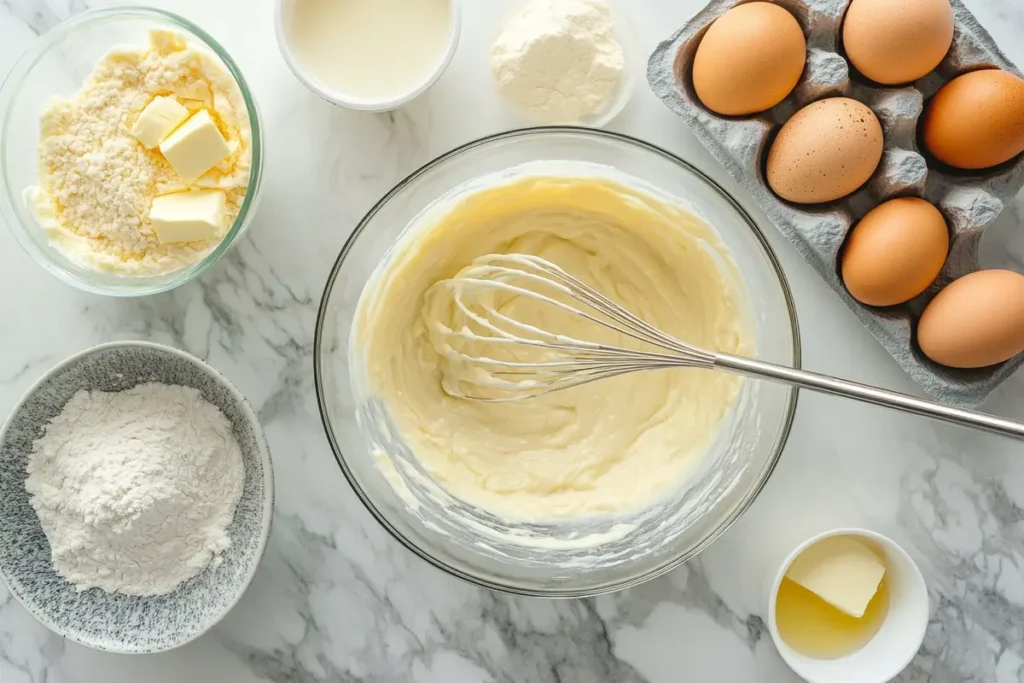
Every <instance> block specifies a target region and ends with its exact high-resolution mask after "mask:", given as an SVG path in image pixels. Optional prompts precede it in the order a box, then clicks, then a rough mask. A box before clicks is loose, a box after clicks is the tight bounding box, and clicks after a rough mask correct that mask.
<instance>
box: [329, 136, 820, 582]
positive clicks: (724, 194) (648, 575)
mask: <svg viewBox="0 0 1024 683" xmlns="http://www.w3.org/2000/svg"><path fill="white" fill-rule="evenodd" d="M552 133H554V134H570V135H579V136H583V137H593V138H600V139H604V140H611V141H613V142H620V143H626V144H628V145H631V146H634V147H638V148H640V149H642V150H645V151H647V152H651V153H654V154H656V155H658V156H661V157H662V158H663V159H666V160H668V161H670V162H673V163H675V164H676V165H678V166H680V167H682V168H683V170H684V171H687V172H689V173H690V174H692V175H693V176H695V177H696V178H697V179H698V180H700V181H702V182H703V183H704V184H706V185H707V186H708V187H710V188H711V189H712V190H713V191H714V192H715V193H717V194H718V195H719V196H720V197H721V198H722V199H723V200H725V202H726V203H727V204H729V205H730V206H731V208H732V209H733V210H734V211H735V212H736V213H737V214H738V215H739V217H740V218H741V219H742V220H743V222H744V223H746V225H747V227H748V228H750V231H751V232H752V233H753V235H754V237H755V238H756V239H757V241H758V244H759V245H760V246H761V249H762V251H763V253H764V255H765V258H766V260H767V261H768V263H769V265H770V266H771V268H772V270H773V271H774V273H775V276H776V279H777V282H778V285H779V289H780V290H781V293H782V296H783V299H784V301H785V303H786V309H787V312H788V314H789V322H790V332H791V334H792V345H793V358H792V363H793V364H792V367H794V368H800V367H801V357H802V356H801V341H800V326H799V321H798V319H797V311H796V305H795V303H794V300H793V292H792V289H791V288H790V285H789V280H788V279H787V278H786V274H785V272H784V271H783V269H782V264H781V263H780V262H779V259H778V256H777V255H776V254H775V251H774V250H773V249H772V247H771V245H770V244H769V243H768V240H767V238H766V237H765V234H764V232H763V231H762V230H761V228H760V227H758V225H757V223H756V222H755V221H754V219H753V218H752V217H751V216H750V214H749V213H747V211H746V210H745V209H744V208H743V207H742V206H741V205H740V204H739V202H738V201H736V199H735V198H734V197H733V196H732V195H731V194H729V192H728V191H727V190H726V189H725V188H724V187H722V186H721V185H720V184H719V183H718V182H717V181H715V180H714V179H713V178H711V177H710V176H708V175H707V174H706V173H704V171H702V170H700V169H699V168H697V167H696V166H694V165H693V164H691V163H689V162H688V161H685V160H684V159H682V158H681V157H678V156H676V155H675V154H673V153H671V152H669V151H667V150H665V149H662V148H661V147H658V146H657V145H654V144H651V143H649V142H645V141H644V140H640V139H639V138H635V137H632V136H630V135H626V134H624V133H617V132H611V131H606V130H601V129H596V128H587V127H583V126H534V127H528V128H518V129H515V130H508V131H503V132H499V133H495V134H492V135H487V136H484V137H481V138H478V139H476V140H472V141H470V142H467V143H465V144H462V145H459V146H458V147H455V148H453V149H451V150H449V151H448V152H445V153H444V154H442V155H440V156H438V157H436V158H435V159H433V160H431V161H429V162H427V163H426V164H424V165H423V166H421V167H419V168H418V169H416V170H415V171H413V172H412V173H410V174H409V175H408V176H406V177H405V178H403V179H402V180H401V181H399V182H398V183H397V184H396V185H395V186H394V187H393V188H391V189H390V190H389V191H388V192H387V193H386V194H385V195H384V196H383V197H382V198H381V199H380V200H379V201H377V202H376V203H375V204H374V205H373V206H372V207H371V208H370V210H369V211H367V213H366V215H364V216H363V218H362V219H361V220H360V221H359V223H358V224H357V225H356V227H355V229H353V231H352V234H351V235H349V237H348V239H346V240H345V244H344V245H343V246H342V248H341V252H340V253H339V254H338V257H337V259H336V260H335V262H334V265H333V266H332V267H331V272H330V274H329V275H328V277H327V282H326V284H325V285H324V290H323V294H322V295H321V298H320V305H319V306H318V308H317V316H316V329H315V333H314V337H313V384H314V386H315V388H316V401H317V408H318V410H319V412H320V421H321V422H322V423H323V428H324V432H325V434H326V435H327V441H328V443H329V444H330V447H331V451H332V452H333V453H334V459H335V460H336V461H337V463H338V466H339V467H340V468H341V471H342V473H343V474H344V475H345V479H347V480H348V483H349V485H350V486H351V487H352V490H353V491H354V492H355V494H356V496H357V497H358V498H359V500H360V501H361V502H362V503H363V506H364V507H365V508H366V509H367V511H368V512H369V513H370V514H371V515H372V516H373V517H374V519H376V520H377V522H378V523H379V524H380V525H381V526H382V527H383V528H384V529H385V530H386V531H387V532H388V533H389V534H390V535H391V536H392V537H393V538H394V539H395V540H397V541H398V542H399V543H401V544H402V545H403V546H405V547H406V548H407V549H408V550H410V551H412V552H413V553H414V554H415V555H417V556H418V557H420V558H421V559H423V560H425V561H426V562H428V563H429V564H431V565H433V566H434V567H437V568H438V569H440V570H442V571H444V572H446V573H447V574H450V575H452V576H455V577H457V578H460V579H462V580H464V581H467V582H469V583H471V584H475V585H477V586H480V587H482V588H488V589H491V590H497V591H500V592H503V593H510V594H513V595H524V596H530V597H542V598H584V597H593V596H597V595H603V594H606V593H612V592H615V591H619V590H623V589H625V588H630V587H633V586H637V585H639V584H641V583H644V582H646V581H649V580H650V579H654V578H656V577H658V576H661V575H662V574H665V573H667V572H669V571H671V570H672V569H675V568H676V567H678V566H679V565H681V564H683V563H684V562H686V561H688V560H690V559H692V558H693V557H695V556H696V555H697V554H699V553H700V552H701V551H703V550H704V549H706V548H707V547H708V546H709V545H711V543H713V542H714V541H716V540H717V539H718V538H719V537H721V536H722V534H724V533H725V532H726V531H727V530H728V529H729V528H730V527H732V525H733V524H735V523H736V521H737V520H738V519H739V518H740V517H741V516H742V515H743V513H744V512H746V510H747V509H748V508H749V507H750V505H751V504H752V503H753V502H754V500H755V499H757V497H758V495H759V494H760V493H761V491H762V490H763V489H764V487H765V484H767V482H768V479H770V478H771V475H772V473H773V472H774V470H775V466H776V465H777V464H778V461H779V458H780V457H781V456H782V452H783V450H784V449H785V447H786V442H787V441H788V440H789V435H790V432H791V431H792V428H793V421H794V418H795V415H796V406H797V402H798V398H799V389H798V388H797V387H791V388H790V390H789V394H788V398H787V404H788V405H787V407H786V411H785V414H784V416H783V419H782V421H781V424H780V426H779V430H778V433H777V434H776V436H775V442H774V443H773V444H772V447H771V455H770V457H769V458H768V462H767V463H766V464H765V465H764V466H763V467H762V469H761V472H760V473H759V474H758V478H757V481H756V482H755V483H754V485H753V486H751V487H750V489H749V490H748V491H747V492H746V493H745V494H744V495H743V496H742V498H741V499H740V500H739V501H738V502H737V504H735V505H734V506H733V507H732V509H731V510H729V511H728V514H726V515H725V517H724V519H723V521H722V522H721V523H720V524H719V525H718V526H717V527H715V528H714V529H713V530H712V532H711V533H709V534H708V535H707V536H706V537H705V538H704V539H702V540H701V541H700V542H699V543H697V544H696V545H694V546H693V547H692V548H690V549H689V550H688V551H686V552H681V553H679V554H678V555H676V556H675V557H672V558H670V559H668V560H666V561H664V562H662V563H661V564H659V565H658V566H656V567H653V568H652V569H650V570H648V571H646V572H644V573H643V574H639V575H636V576H632V577H630V578H628V579H625V580H621V581H616V582H611V583H605V584H601V585H596V586H592V587H585V588H582V589H576V588H555V589H537V588H531V587H527V586H522V585H512V584H507V583H498V582H495V581H493V580H490V579H488V578H484V577H481V576H477V575H474V574H472V573H468V572H466V571H463V570H462V569H459V568H458V567H454V566H452V565H450V564H448V563H446V562H443V561H441V560H439V559H438V558H436V557H435V556H434V555H433V554H432V553H430V552H429V551H428V550H427V549H426V548H421V547H420V546H419V545H417V544H416V543H414V542H413V541H412V540H410V539H409V538H407V537H405V536H404V535H403V534H402V533H401V532H400V531H398V529H397V528H395V526H394V525H392V524H391V522H390V520H389V519H388V518H387V517H386V516H385V515H384V514H383V513H382V512H381V511H380V510H379V509H378V508H377V506H376V505H375V504H374V503H373V501H372V500H371V499H370V497H369V495H367V493H366V491H364V490H363V488H362V487H361V486H360V485H359V482H358V481H357V479H356V477H355V475H354V474H353V472H352V470H351V469H350V468H349V466H348V463H347V461H346V456H345V454H344V453H343V452H342V449H341V446H340V445H339V444H338V441H337V439H336V438H335V434H334V429H333V428H332V426H331V421H330V418H329V417H328V414H327V402H326V397H325V394H324V386H323V379H322V377H323V372H324V368H323V364H322V363H321V360H320V355H321V351H322V350H323V343H324V342H323V335H324V329H325V324H326V314H327V303H328V301H329V299H330V296H331V293H332V292H333V290H334V285H335V282H336V281H337V279H338V274H339V273H340V271H341V266H342V265H343V264H344V262H345V258H346V256H348V253H349V251H350V250H351V249H352V246H353V245H354V244H355V243H356V241H357V240H358V239H359V236H360V235H361V234H362V232H363V230H364V229H365V228H366V226H367V224H368V223H369V222H370V221H371V220H373V218H374V216H376V214H377V213H378V212H379V211H380V210H381V208H382V207H383V206H384V205H386V204H387V203H388V202H389V201H390V200H391V198H392V197H394V196H395V195H396V194H398V193H399V192H401V191H402V190H404V189H405V187H406V186H407V185H409V184H410V183H412V182H413V181H415V180H416V179H417V178H419V177H420V176H422V175H424V174H425V173H427V172H429V171H431V170H432V169H434V168H435V167H437V166H439V165H441V164H443V163H444V162H446V161H448V160H449V159H452V158H454V157H457V156H460V155H462V154H463V153H465V152H469V151H472V150H474V149H477V148H479V147H484V146H487V145H489V144H491V143H495V142H499V141H502V140H510V139H515V138H521V137H529V136H540V137H543V136H545V135H548V134H552Z"/></svg>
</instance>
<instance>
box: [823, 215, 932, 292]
mask: <svg viewBox="0 0 1024 683" xmlns="http://www.w3.org/2000/svg"><path fill="white" fill-rule="evenodd" d="M948 252H949V230H948V229H947V228H946V221H945V219H943V218H942V214H941V213H939V210H938V209H936V208H935V207H934V206H932V205H931V204H929V203H928V202H926V201H925V200H923V199H918V198H917V197H900V198H898V199H890V200H889V201H887V202H884V203H882V204H879V205H878V206H876V207H875V208H874V209H872V210H871V211H869V212H868V213H867V214H865V215H864V217H863V218H861V219H860V222H858V223H857V225H855V226H854V228H853V230H851V231H850V234H849V236H848V237H847V238H846V245H845V246H844V248H843V256H842V261H841V271H842V276H843V283H844V284H845V285H846V288H847V289H848V290H849V292H850V294H851V295H852V296H853V298H854V299H856V300H857V301H860V302H861V303H864V304H867V305H869V306H895V305H896V304H901V303H903V302H905V301H909V300H910V299H913V298H914V297H915V296H917V295H918V294H920V293H921V292H923V291H924V290H925V289H927V288H928V285H930V284H931V283H932V281H934V280H935V278H936V276H938V274H939V271H940V270H942V264H943V263H944V262H945V260H946V254H947V253H948Z"/></svg>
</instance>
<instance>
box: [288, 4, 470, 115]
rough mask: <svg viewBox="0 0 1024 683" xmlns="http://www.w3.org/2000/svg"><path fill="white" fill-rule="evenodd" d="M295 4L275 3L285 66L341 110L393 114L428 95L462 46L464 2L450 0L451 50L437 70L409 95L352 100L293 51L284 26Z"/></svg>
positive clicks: (448, 50)
mask: <svg viewBox="0 0 1024 683" xmlns="http://www.w3.org/2000/svg"><path fill="white" fill-rule="evenodd" d="M296 1H297V0H275V2H274V32H275V33H276V34H277V46H278V49H280V50H281V56H283V57H284V61H285V63H286V64H287V65H288V68H289V69H291V71H292V73H293V74H295V77H296V78H298V79H299V81H300V82H301V83H302V84H303V85H304V86H306V87H307V88H308V89H309V90H310V91H311V92H312V93H313V94H315V95H318V96H319V97H321V98H323V99H324V100H327V101H328V102H330V103H331V104H336V105H338V106H339V107H345V108H347V109H355V110H358V111H372V112H382V111H391V110H392V109H397V108H398V107H401V106H402V105H404V104H407V103H409V102H411V101H412V100H414V99H416V98H417V97H419V96H420V95H422V94H423V93H425V92H426V91H427V89H428V88H430V86H432V85H433V84H434V83H435V82H436V81H437V79H438V78H440V77H441V74H443V73H444V72H445V69H447V68H448V65H449V64H450V63H451V61H452V57H454V56H455V50H456V48H457V47H458V45H459V34H460V33H461V32H462V2H461V0H448V1H449V2H450V3H451V7H452V23H451V32H450V34H449V36H448V47H447V48H446V50H445V53H444V56H443V57H442V58H441V61H439V62H438V63H437V67H436V68H435V69H434V71H433V72H431V74H430V76H428V77H427V78H426V80H424V81H423V82H422V83H420V84H419V85H418V86H416V87H415V88H413V89H412V90H410V91H409V92H407V93H405V94H403V95H400V96H398V97H395V98H392V99H390V100H368V99H362V98H353V97H350V96H349V95H346V94H344V93H342V92H339V91H337V90H334V89H333V88H329V87H327V86H326V85H325V84H323V83H321V82H320V81H319V80H317V78H316V77H315V76H313V74H312V72H310V71H309V70H307V69H306V67H305V65H303V64H302V62H301V60H299V59H298V58H297V57H296V56H295V54H294V53H293V52H292V47H291V43H290V37H289V34H288V30H287V28H286V27H285V22H286V21H287V19H286V15H287V12H288V7H289V6H291V5H292V4H293V3H295V2H296Z"/></svg>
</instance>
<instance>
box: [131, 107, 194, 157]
mask: <svg viewBox="0 0 1024 683" xmlns="http://www.w3.org/2000/svg"><path fill="white" fill-rule="evenodd" d="M187 118H188V109H185V107H183V106H181V103H180V102H178V100H176V99H174V98H173V97H160V96H158V97H154V98H153V101H152V102H150V103H149V104H147V105H146V108H145V109H143V110H142V113H141V114H139V118H138V120H137V121H136V122H135V126H134V127H133V128H132V135H134V136H135V137H136V138H138V140H139V142H141V143H142V146H143V147H145V148H146V149H153V148H154V147H156V146H157V145H159V144H160V143H161V142H163V141H164V139H165V138H166V137H167V136H168V135H170V134H171V132H172V131H173V130H174V129H175V128H177V127H178V126H179V125H181V122H182V121H184V120H185V119H187Z"/></svg>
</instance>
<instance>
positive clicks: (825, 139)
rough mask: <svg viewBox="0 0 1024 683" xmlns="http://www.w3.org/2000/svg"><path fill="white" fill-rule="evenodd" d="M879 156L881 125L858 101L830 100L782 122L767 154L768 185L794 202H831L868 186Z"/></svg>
mask: <svg viewBox="0 0 1024 683" xmlns="http://www.w3.org/2000/svg"><path fill="white" fill-rule="evenodd" d="M881 158H882V126H881V124H879V123H878V119H877V118H875V114H874V112H872V111H871V110H870V109H868V108H867V106H865V105H863V104H861V103H860V102H858V101H857V100H851V99H849V98H847V97H832V98H829V99H826V100H818V101H817V102H812V103H811V104H809V105H807V106H806V107H804V108H803V109H801V110H800V111H798V112H797V113H796V114H793V117H792V118H791V119H789V121H786V123H785V125H783V126H782V129H781V130H779V134H778V136H776V138H775V141H774V142H773V143H772V148H771V149H770V150H769V151H768V164H767V167H766V169H765V173H766V175H767V179H768V184H769V185H771V188H772V189H773V190H775V193H776V194H778V195H779V196H780V197H782V198H783V199H788V200H789V201H791V202H796V203H798V204H816V203H819V202H830V201H832V200H834V199H839V198H840V197H845V196H846V195H848V194H850V193H851V192H853V191H854V190H856V189H857V188H858V187H860V186H861V185H863V184H864V183H865V182H867V180H868V178H870V177H871V174H872V173H874V172H875V168H876V167H877V166H878V162H879V160H880V159H881Z"/></svg>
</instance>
